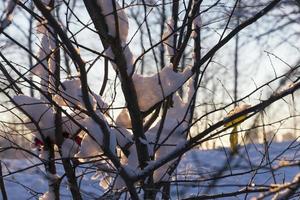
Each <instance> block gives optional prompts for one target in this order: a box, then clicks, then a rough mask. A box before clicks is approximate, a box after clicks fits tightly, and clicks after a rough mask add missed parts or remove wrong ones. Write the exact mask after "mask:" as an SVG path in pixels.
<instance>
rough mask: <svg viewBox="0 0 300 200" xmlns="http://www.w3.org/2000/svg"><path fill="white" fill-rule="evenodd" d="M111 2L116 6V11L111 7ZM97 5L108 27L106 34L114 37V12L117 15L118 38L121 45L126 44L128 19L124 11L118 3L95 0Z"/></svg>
mask: <svg viewBox="0 0 300 200" xmlns="http://www.w3.org/2000/svg"><path fill="white" fill-rule="evenodd" d="M113 1H114V2H115V4H116V10H114V7H113ZM97 4H98V5H99V6H100V8H101V13H102V15H104V16H105V21H106V25H107V27H108V34H109V35H111V36H113V37H116V36H117V35H116V23H117V22H116V20H115V11H116V12H117V15H118V29H119V37H120V40H121V42H122V43H126V40H127V36H128V29H129V24H128V18H127V15H126V13H125V11H124V9H122V8H121V6H120V5H119V3H118V2H117V1H115V0H111V1H107V0H97Z"/></svg>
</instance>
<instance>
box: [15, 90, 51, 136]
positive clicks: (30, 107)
mask: <svg viewBox="0 0 300 200" xmlns="http://www.w3.org/2000/svg"><path fill="white" fill-rule="evenodd" d="M13 101H14V102H15V103H16V104H17V105H18V106H19V107H20V108H22V109H23V110H24V111H25V112H26V113H27V114H28V115H29V116H31V118H32V119H33V120H34V122H35V123H36V124H38V126H39V128H40V129H41V131H42V134H43V135H44V136H45V137H49V138H50V139H52V141H54V131H55V127H54V111H53V109H52V108H51V107H50V106H49V104H47V103H46V102H44V101H42V100H39V99H36V98H33V97H28V96H25V95H18V96H14V97H13ZM25 126H26V127H27V128H28V129H29V130H32V131H33V132H36V127H35V126H34V125H33V124H32V123H26V124H25ZM37 137H39V138H40V136H39V135H37Z"/></svg>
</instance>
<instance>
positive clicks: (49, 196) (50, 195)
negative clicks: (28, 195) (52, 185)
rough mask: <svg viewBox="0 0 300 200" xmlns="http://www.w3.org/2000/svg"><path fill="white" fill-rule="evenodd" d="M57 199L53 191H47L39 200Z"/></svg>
mask: <svg viewBox="0 0 300 200" xmlns="http://www.w3.org/2000/svg"><path fill="white" fill-rule="evenodd" d="M53 199H55V195H54V192H53V191H47V192H45V193H44V194H43V196H41V197H40V198H39V200H53Z"/></svg>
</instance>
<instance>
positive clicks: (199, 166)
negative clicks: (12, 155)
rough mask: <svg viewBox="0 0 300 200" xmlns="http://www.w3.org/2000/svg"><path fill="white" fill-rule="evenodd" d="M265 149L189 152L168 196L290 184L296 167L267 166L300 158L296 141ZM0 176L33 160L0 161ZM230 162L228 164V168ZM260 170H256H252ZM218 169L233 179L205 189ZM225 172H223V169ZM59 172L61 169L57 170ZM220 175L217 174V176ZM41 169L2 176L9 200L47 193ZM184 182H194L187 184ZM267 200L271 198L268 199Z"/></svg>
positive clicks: (85, 186)
mask: <svg viewBox="0 0 300 200" xmlns="http://www.w3.org/2000/svg"><path fill="white" fill-rule="evenodd" d="M265 149H266V148H265V146H264V145H261V144H259V145H258V144H257V145H254V144H252V145H247V146H245V147H241V149H240V151H239V155H236V156H234V157H232V160H231V161H229V160H228V159H230V158H229V157H230V155H229V154H228V149H222V148H221V149H216V150H205V151H204V150H198V149H197V150H192V151H191V152H189V153H187V154H186V155H184V156H183V160H182V161H181V163H180V165H179V168H178V170H177V174H178V176H177V180H179V184H176V185H175V184H174V185H173V187H172V197H174V199H178V198H179V199H183V198H188V197H192V196H194V195H197V194H198V195H201V194H203V193H206V194H209V195H217V194H221V193H230V192H236V191H238V190H242V189H243V188H245V186H252V188H253V189H255V188H264V187H265V186H268V185H270V184H271V183H274V182H275V183H277V184H281V183H285V182H290V181H292V179H293V177H294V176H295V175H296V174H297V173H299V166H294V167H286V168H279V169H277V170H273V171H272V170H270V166H272V168H273V169H275V168H276V167H278V166H281V165H282V164H283V163H284V164H287V163H289V162H287V161H291V160H294V161H298V160H299V159H300V153H299V150H300V144H299V143H298V142H283V143H272V144H271V145H270V146H269V149H268V152H269V155H268V156H265V155H266V154H265ZM268 160H269V161H270V162H271V163H272V164H269V162H268ZM2 162H3V164H4V165H3V167H2V168H3V174H4V175H5V174H7V173H9V172H10V173H12V172H14V171H17V170H22V169H26V167H28V166H32V165H33V164H35V161H34V160H2ZM228 163H230V165H228ZM5 166H6V167H5ZM258 167H259V168H260V169H259V170H256V168H258ZM220 169H222V171H223V173H222V174H221V176H226V175H229V174H234V176H231V177H227V178H223V179H220V180H219V181H218V182H216V183H214V185H215V186H214V187H213V189H211V190H209V189H208V188H209V187H207V186H208V185H209V184H212V181H210V180H207V179H209V178H211V177H213V176H215V175H216V173H218V172H219V171H220ZM224 169H225V170H224ZM59 171H62V170H59ZM80 173H88V174H87V175H86V176H84V177H83V178H82V180H81V181H80V184H81V189H82V193H83V196H84V199H94V198H96V197H97V196H98V197H99V196H100V195H101V194H102V193H103V192H104V191H103V190H101V188H100V187H99V181H97V180H92V179H91V178H92V176H93V169H87V168H83V169H81V170H79V172H78V175H80ZM219 176H220V174H219ZM44 177H45V174H44V171H43V166H39V167H34V168H30V169H27V170H24V171H22V172H19V173H15V174H12V175H9V176H6V177H5V184H6V189H7V193H8V196H9V199H10V200H19V199H20V198H21V199H36V198H38V197H39V196H41V195H42V194H43V193H44V192H46V191H47V182H46V180H45V178H44ZM187 180H194V182H190V181H187ZM61 192H62V199H71V197H70V193H69V191H68V189H67V183H66V180H65V179H64V180H63V182H62V187H61ZM258 195H259V193H256V194H249V195H248V196H247V197H246V199H251V197H254V196H256V197H257V196H258ZM244 198H245V195H244V194H243V195H239V196H236V197H228V198H224V197H223V198H221V199H244ZM268 199H271V197H269V198H268Z"/></svg>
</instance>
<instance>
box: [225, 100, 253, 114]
mask: <svg viewBox="0 0 300 200" xmlns="http://www.w3.org/2000/svg"><path fill="white" fill-rule="evenodd" d="M250 107H251V105H250V104H246V103H241V104H239V105H238V106H236V107H234V109H233V110H231V111H230V112H229V113H228V115H227V116H228V117H230V116H232V115H235V114H237V113H239V112H242V111H244V110H246V109H248V108H250Z"/></svg>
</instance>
